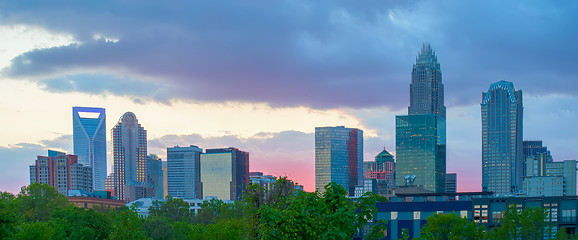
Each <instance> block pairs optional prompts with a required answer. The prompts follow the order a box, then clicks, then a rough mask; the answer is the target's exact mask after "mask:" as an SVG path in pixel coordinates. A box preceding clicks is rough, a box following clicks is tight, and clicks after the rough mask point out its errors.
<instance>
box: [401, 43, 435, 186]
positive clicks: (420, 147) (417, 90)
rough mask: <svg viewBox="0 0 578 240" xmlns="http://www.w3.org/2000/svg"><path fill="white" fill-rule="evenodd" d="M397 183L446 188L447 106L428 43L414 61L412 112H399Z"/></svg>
mask: <svg viewBox="0 0 578 240" xmlns="http://www.w3.org/2000/svg"><path fill="white" fill-rule="evenodd" d="M395 130H396V133H395V142H396V147H395V148H396V158H397V162H396V181H395V182H396V184H397V185H398V186H404V185H406V184H407V179H409V178H411V179H412V181H411V184H413V185H420V186H423V187H424V189H427V190H430V191H435V192H438V193H439V192H445V184H446V179H445V174H446V107H445V106H444V85H443V84H442V73H441V68H440V64H439V63H438V61H437V56H436V55H435V52H434V51H433V50H432V49H431V46H430V45H429V44H424V45H423V47H422V49H421V52H420V53H419V54H418V56H417V58H416V63H415V64H414V65H413V70H412V73H411V84H410V105H409V107H408V115H401V116H396V119H395Z"/></svg>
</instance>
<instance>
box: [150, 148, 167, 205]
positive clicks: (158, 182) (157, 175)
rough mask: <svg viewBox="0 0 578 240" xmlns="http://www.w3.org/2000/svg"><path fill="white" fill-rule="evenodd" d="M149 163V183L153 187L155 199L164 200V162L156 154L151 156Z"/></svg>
mask: <svg viewBox="0 0 578 240" xmlns="http://www.w3.org/2000/svg"><path fill="white" fill-rule="evenodd" d="M147 162H148V167H147V171H148V179H147V181H148V182H149V183H150V184H151V185H152V187H153V193H154V194H153V196H152V197H154V198H155V199H164V197H165V196H164V191H165V189H164V181H163V167H162V166H163V165H162V160H161V159H160V158H159V157H158V156H157V155H156V154H149V155H148V157H147Z"/></svg>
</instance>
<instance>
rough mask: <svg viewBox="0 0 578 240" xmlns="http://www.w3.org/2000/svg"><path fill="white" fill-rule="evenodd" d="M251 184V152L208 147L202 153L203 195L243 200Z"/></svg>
mask: <svg viewBox="0 0 578 240" xmlns="http://www.w3.org/2000/svg"><path fill="white" fill-rule="evenodd" d="M248 184H249V153H248V152H244V151H240V150H239V149H236V148H221V149H207V150H206V152H205V153H203V154H201V186H202V192H203V197H208V196H213V197H217V198H219V199H221V200H241V199H242V197H243V191H245V188H247V185H248Z"/></svg>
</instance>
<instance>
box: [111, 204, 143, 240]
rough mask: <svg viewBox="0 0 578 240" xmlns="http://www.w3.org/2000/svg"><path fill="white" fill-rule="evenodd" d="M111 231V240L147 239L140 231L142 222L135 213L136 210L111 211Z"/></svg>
mask: <svg viewBox="0 0 578 240" xmlns="http://www.w3.org/2000/svg"><path fill="white" fill-rule="evenodd" d="M111 214H112V231H111V233H110V235H109V239H111V240H116V239H118V240H124V239H131V240H140V239H147V237H146V234H145V233H144V231H143V230H142V222H143V220H142V219H141V218H140V217H139V216H138V214H137V213H136V208H134V207H132V208H131V209H124V210H122V211H120V212H116V211H112V212H111Z"/></svg>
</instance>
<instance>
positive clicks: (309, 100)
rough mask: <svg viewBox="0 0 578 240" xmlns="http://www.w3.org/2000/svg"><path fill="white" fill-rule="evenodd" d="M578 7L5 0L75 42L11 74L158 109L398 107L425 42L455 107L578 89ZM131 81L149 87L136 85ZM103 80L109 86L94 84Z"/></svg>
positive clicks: (6, 14) (25, 19)
mask: <svg viewBox="0 0 578 240" xmlns="http://www.w3.org/2000/svg"><path fill="white" fill-rule="evenodd" d="M27 4H32V5H27ZM576 5H577V3H573V2H572V3H569V2H564V3H556V2H550V1H544V2H540V1H531V2H527V1H508V2H503V1H441V2H440V1H412V2H410V3H408V2H407V1H399V2H397V1H369V2H367V1H363V2H359V1H357V2H351V1H314V2H311V1H259V2H245V1H241V2H239V1H228V0H221V1H192V2H185V1H176V2H171V3H170V4H169V3H160V2H141V1H105V2H102V1H100V2H98V3H96V2H95V3H86V2H76V1H61V2H54V1H51V2H49V3H47V2H43V1H35V2H34V3H30V2H26V3H24V2H22V1H4V2H2V3H0V21H1V22H3V23H4V24H29V25H36V26H41V27H44V28H46V29H49V30H51V31H53V32H58V33H67V34H72V35H73V36H74V37H75V39H77V40H78V41H79V43H78V44H72V45H69V46H61V47H54V48H49V49H39V50H33V51H30V52H27V53H24V54H22V55H20V56H18V57H16V58H15V59H13V61H12V65H11V66H10V67H8V68H7V69H5V70H4V74H5V75H6V76H9V77H21V78H28V79H35V80H39V81H42V84H44V86H45V87H46V88H47V89H59V90H60V91H82V92H89V93H96V94H101V93H103V92H108V93H113V94H118V95H135V96H146V97H149V98H152V99H156V100H162V101H165V100H167V99H170V98H189V99H195V100H201V101H223V100H235V101H251V102H268V103H270V104H272V105H274V106H297V105H305V106H311V107H316V108H331V107H342V106H348V107H372V106H388V107H391V108H393V109H402V108H403V107H405V106H407V104H408V103H407V102H408V98H409V97H408V95H409V86H408V85H409V82H410V72H411V65H412V63H413V61H414V59H415V56H416V55H417V52H418V51H419V49H420V48H421V44H422V42H431V43H432V46H433V48H434V49H435V50H436V52H437V54H438V57H439V58H438V59H439V61H440V63H441V65H442V72H443V74H444V82H445V86H446V101H447V102H448V104H447V105H449V106H451V105H463V104H472V103H477V102H479V99H480V95H481V94H480V92H481V91H485V90H486V89H487V88H488V86H489V84H490V83H491V82H495V81H497V80H501V79H505V80H509V81H513V82H515V85H516V87H517V88H522V89H524V90H525V91H529V92H532V93H536V94H546V93H552V92H556V93H564V94H572V95H578V90H577V89H578V83H577V82H576V81H574V79H576V78H577V77H578V76H577V73H576V71H574V69H573V68H574V65H573V64H574V62H575V61H574V56H576V55H577V54H578V47H577V46H576V45H575V44H574V42H573V41H574V39H575V37H576V35H577V34H576V31H577V30H574V29H575V28H574V26H573V24H574V23H576V22H578V15H576V14H574V12H576V10H578V8H577V7H576ZM95 36H100V38H95ZM107 39H109V40H108V41H107ZM117 39H118V41H115V40H117ZM87 74H89V75H94V74H96V75H100V76H104V77H105V78H106V77H109V79H112V80H105V79H104V78H90V77H88V78H87ZM47 79H50V80H47ZM62 79H66V81H65V82H62V81H63V80H62ZM135 82H137V83H139V84H140V85H141V86H140V87H139V88H137V89H132V90H129V89H131V88H129V87H127V85H138V84H133V83H135ZM544 82H548V84H544ZM95 83H97V84H95ZM98 83H104V85H101V86H100V87H90V86H95V85H98ZM58 84H61V85H62V84H64V85H65V87H64V88H58V87H57V86H59V85H58ZM66 84H68V85H66ZM70 85H74V86H75V87H74V88H72V87H70ZM103 86H104V87H103Z"/></svg>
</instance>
